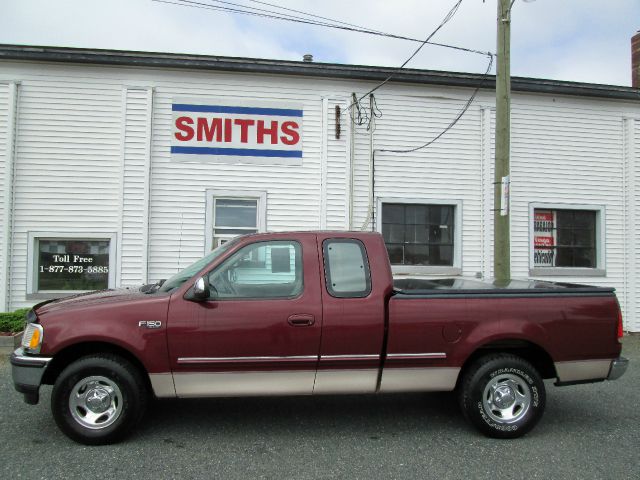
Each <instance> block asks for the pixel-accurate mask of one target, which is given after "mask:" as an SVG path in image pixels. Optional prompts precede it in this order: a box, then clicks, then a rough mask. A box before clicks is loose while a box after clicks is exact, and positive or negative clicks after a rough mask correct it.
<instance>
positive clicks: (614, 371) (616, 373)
mask: <svg viewBox="0 0 640 480" xmlns="http://www.w3.org/2000/svg"><path fill="white" fill-rule="evenodd" d="M628 366H629V360H627V359H626V358H624V357H618V358H616V359H615V360H612V361H611V368H610V369H609V375H608V376H607V380H617V379H618V378H620V377H621V376H622V375H623V374H624V372H626V371H627V367H628Z"/></svg>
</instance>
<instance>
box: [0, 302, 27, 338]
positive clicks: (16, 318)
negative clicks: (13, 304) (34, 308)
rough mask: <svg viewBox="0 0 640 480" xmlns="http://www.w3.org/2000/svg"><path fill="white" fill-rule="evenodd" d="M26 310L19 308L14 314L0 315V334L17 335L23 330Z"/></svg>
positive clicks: (4, 313) (5, 313) (3, 313)
mask: <svg viewBox="0 0 640 480" xmlns="http://www.w3.org/2000/svg"><path fill="white" fill-rule="evenodd" d="M28 311H29V309H28V308H21V309H19V310H16V311H15V312H1V313H0V332H9V333H17V332H21V331H22V330H24V325H25V322H26V319H25V316H26V315H27V312H28Z"/></svg>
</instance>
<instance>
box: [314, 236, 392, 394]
mask: <svg viewBox="0 0 640 480" xmlns="http://www.w3.org/2000/svg"><path fill="white" fill-rule="evenodd" d="M345 235H348V234H345ZM319 242H321V245H320V247H321V251H322V257H323V264H324V272H323V286H322V305H323V332H322V345H321V350H320V363H319V365H318V373H317V375H316V383H315V387H314V393H317V394H321V393H373V392H375V391H376V388H377V383H378V374H379V368H380V354H381V352H382V348H383V347H382V343H383V338H384V323H385V297H384V291H383V289H382V288H381V283H382V281H383V279H379V281H378V285H377V286H374V285H373V284H372V278H371V269H370V261H369V260H370V259H369V257H368V255H367V250H366V248H365V245H364V243H363V242H361V241H360V240H357V239H353V238H344V237H335V238H331V237H329V238H320V236H319ZM385 261H386V258H385ZM373 280H374V281H375V280H376V279H373Z"/></svg>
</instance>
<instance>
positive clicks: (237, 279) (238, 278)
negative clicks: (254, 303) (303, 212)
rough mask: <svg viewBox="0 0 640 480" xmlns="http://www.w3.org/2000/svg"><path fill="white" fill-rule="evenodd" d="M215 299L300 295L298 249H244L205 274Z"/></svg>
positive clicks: (285, 244) (282, 245)
mask: <svg viewBox="0 0 640 480" xmlns="http://www.w3.org/2000/svg"><path fill="white" fill-rule="evenodd" d="M209 284H210V285H211V286H212V287H213V288H215V292H216V293H215V297H216V298H217V299H239V298H254V299H260V298H262V299H266V298H293V297H296V296H298V295H300V293H302V286H303V274H302V249H301V247H300V244H299V243H298V242H289V241H274V242H258V243H253V244H251V245H247V246H246V247H244V248H242V249H241V250H240V251H239V252H237V253H236V254H234V255H233V256H232V257H231V258H229V259H228V260H226V261H225V262H224V263H223V264H222V265H220V266H219V267H218V268H217V269H216V270H214V271H213V272H211V273H210V274H209Z"/></svg>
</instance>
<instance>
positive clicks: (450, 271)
mask: <svg viewBox="0 0 640 480" xmlns="http://www.w3.org/2000/svg"><path fill="white" fill-rule="evenodd" d="M385 203H400V204H405V205H425V206H426V205H441V206H447V207H453V228H454V232H453V265H451V266H449V265H397V264H396V265H394V264H391V271H392V273H394V274H409V275H410V274H433V275H461V274H462V215H463V210H462V206H463V201H462V200H455V199H452V200H443V199H436V198H397V197H380V198H378V202H377V205H376V230H377V231H378V232H379V233H380V234H381V235H382V209H383V208H384V204H385ZM385 247H386V244H385Z"/></svg>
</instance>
